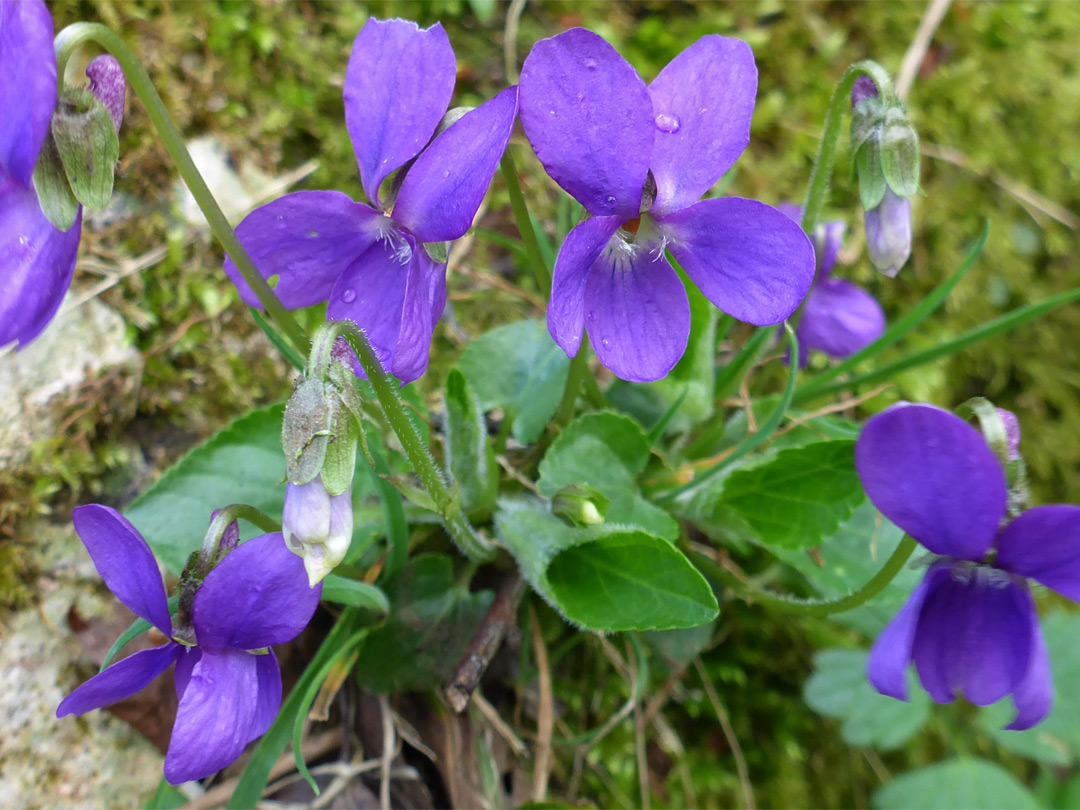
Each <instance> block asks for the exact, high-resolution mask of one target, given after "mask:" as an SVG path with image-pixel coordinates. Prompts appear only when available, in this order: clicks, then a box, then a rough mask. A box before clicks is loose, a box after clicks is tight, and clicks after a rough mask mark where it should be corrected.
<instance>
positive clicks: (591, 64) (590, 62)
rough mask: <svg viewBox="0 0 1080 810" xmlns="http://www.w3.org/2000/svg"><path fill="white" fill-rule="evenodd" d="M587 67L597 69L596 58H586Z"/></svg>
mask: <svg viewBox="0 0 1080 810" xmlns="http://www.w3.org/2000/svg"><path fill="white" fill-rule="evenodd" d="M585 67H586V68H588V69H589V70H596V60H595V59H586V60H585Z"/></svg>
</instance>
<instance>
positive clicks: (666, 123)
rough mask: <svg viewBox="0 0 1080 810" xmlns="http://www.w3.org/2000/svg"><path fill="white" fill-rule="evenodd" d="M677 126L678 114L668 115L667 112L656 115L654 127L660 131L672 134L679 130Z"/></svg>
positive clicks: (678, 123) (678, 124)
mask: <svg viewBox="0 0 1080 810" xmlns="http://www.w3.org/2000/svg"><path fill="white" fill-rule="evenodd" d="M679 126H680V122H679V118H678V116H675V115H668V114H667V113H660V115H658V116H656V128H657V129H658V130H660V131H661V132H667V133H668V134H674V133H676V132H678V131H679Z"/></svg>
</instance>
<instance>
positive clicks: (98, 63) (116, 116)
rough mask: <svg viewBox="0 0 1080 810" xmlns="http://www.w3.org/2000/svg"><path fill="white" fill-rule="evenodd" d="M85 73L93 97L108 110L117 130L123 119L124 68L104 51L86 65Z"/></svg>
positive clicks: (125, 87)
mask: <svg viewBox="0 0 1080 810" xmlns="http://www.w3.org/2000/svg"><path fill="white" fill-rule="evenodd" d="M86 75H87V78H89V79H90V86H89V88H88V89H89V90H90V92H91V93H93V95H94V98H96V99H97V100H98V101H100V102H101V104H102V106H103V107H105V109H106V110H108V111H109V117H111V118H112V120H113V126H114V127H115V128H116V131H117V132H119V131H120V124H122V123H123V121H124V97H125V95H126V94H127V81H126V80H125V79H124V69H123V68H122V67H120V63H119V62H118V61H116V57H115V56H111V55H109V54H107V53H106V54H102V55H101V56H99V57H97V58H96V59H94V61H92V62H91V63H90V64H89V65H88V66H87V68H86Z"/></svg>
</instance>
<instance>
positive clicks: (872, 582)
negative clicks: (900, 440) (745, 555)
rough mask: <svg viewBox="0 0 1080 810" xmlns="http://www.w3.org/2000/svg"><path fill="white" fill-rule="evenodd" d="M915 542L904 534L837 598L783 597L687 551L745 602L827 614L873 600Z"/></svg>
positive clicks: (695, 553) (888, 581)
mask: <svg viewBox="0 0 1080 810" xmlns="http://www.w3.org/2000/svg"><path fill="white" fill-rule="evenodd" d="M917 545H918V543H916V542H915V541H914V540H913V539H912V538H910V537H908V536H907V535H904V539H903V540H901V541H900V543H899V545H897V547H896V550H895V551H893V553H892V556H891V557H889V559H888V560H886V561H885V565H883V566H882V567H881V569H880V570H879V571H878V572H877V573H876V574H874V576H872V577H871V578H870V579H869V581H867V583H866V584H865V585H863V586H862V587H861V588H859V590H857V591H854V592H853V593H849V594H848V595H847V596H842V597H840V598H838V599H799V598H797V597H794V596H785V595H784V594H780V593H776V592H775V591H771V590H769V589H768V588H762V587H761V586H759V585H755V584H754V583H752V582H748V581H746V580H745V579H743V578H742V577H739V576H736V575H735V574H734V573H732V572H731V571H729V570H728V569H727V568H725V567H724V566H722V565H718V564H717V563H716V562H715V561H713V560H711V559H709V558H708V557H706V556H705V555H703V554H699V553H697V552H690V556H691V557H692V558H693V561H694V564H695V565H697V567H698V568H700V569H701V571H702V573H704V574H705V575H706V576H707V577H709V578H710V579H715V580H719V581H720V582H722V583H723V584H724V585H726V586H727V587H729V588H731V590H733V591H735V592H736V593H737V594H738V595H739V596H740V597H741V598H743V599H745V600H746V601H748V602H761V603H762V604H764V605H767V606H769V607H771V608H775V609H776V610H780V611H783V612H785V613H801V614H803V615H807V616H828V615H829V614H832V613H843V612H844V611H848V610H854V609H855V608H857V607H859V606H860V605H862V604H865V603H866V602H868V601H870V600H871V599H873V598H874V597H875V596H877V595H878V594H879V593H881V592H882V591H883V590H884V589H885V586H886V585H888V584H889V583H890V582H892V581H893V579H894V578H895V577H896V575H897V574H899V573H900V571H901V569H903V567H904V563H906V562H907V561H908V558H909V557H910V556H911V554H912V552H914V551H915V548H916V546H917Z"/></svg>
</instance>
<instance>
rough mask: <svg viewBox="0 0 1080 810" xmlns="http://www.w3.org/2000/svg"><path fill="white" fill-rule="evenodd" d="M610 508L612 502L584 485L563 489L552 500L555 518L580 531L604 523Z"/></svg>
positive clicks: (573, 485) (574, 485)
mask: <svg viewBox="0 0 1080 810" xmlns="http://www.w3.org/2000/svg"><path fill="white" fill-rule="evenodd" d="M609 506H611V501H610V500H608V499H607V497H606V496H604V495H603V494H601V493H599V492H597V491H596V490H595V489H593V488H592V487H589V486H586V485H584V484H570V485H569V486H566V487H563V488H562V489H560V490H559V491H558V492H556V493H555V496H554V497H553V498H552V499H551V511H552V512H553V513H554V514H555V516H556V517H558V518H559V519H560V520H562V521H563V522H564V523H568V524H570V525H571V526H576V527H578V528H579V529H584V528H587V527H589V526H599V525H600V524H601V523H603V522H604V519H605V518H606V517H607V511H608V507H609Z"/></svg>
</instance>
